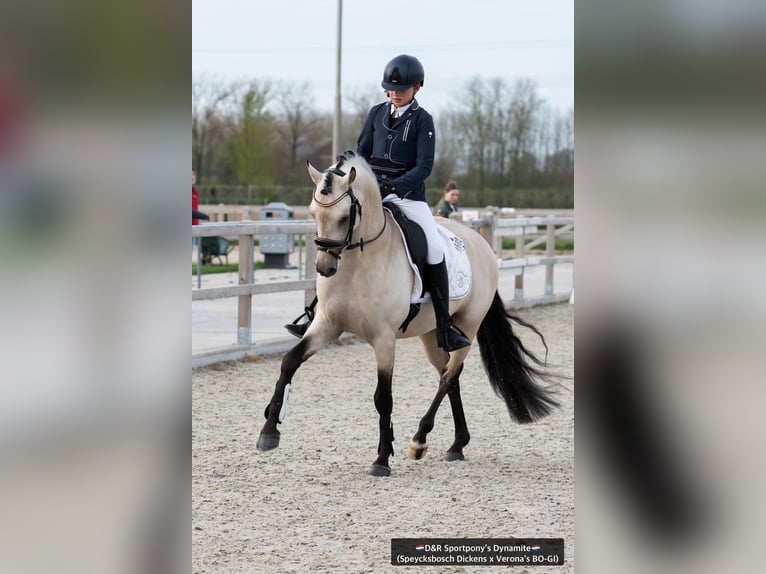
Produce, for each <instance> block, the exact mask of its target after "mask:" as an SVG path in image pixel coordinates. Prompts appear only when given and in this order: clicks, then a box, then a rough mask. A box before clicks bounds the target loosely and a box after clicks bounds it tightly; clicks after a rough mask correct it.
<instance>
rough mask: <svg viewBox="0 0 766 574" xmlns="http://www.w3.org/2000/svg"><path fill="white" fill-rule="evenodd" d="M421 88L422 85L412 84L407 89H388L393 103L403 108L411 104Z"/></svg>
mask: <svg viewBox="0 0 766 574" xmlns="http://www.w3.org/2000/svg"><path fill="white" fill-rule="evenodd" d="M419 89H420V86H411V87H409V88H407V89H406V90H401V91H394V90H388V97H389V98H391V103H393V104H394V105H395V106H396V107H397V108H401V107H402V106H406V105H407V104H409V103H410V102H411V101H412V100H413V99H414V98H415V94H417V93H418V90H419Z"/></svg>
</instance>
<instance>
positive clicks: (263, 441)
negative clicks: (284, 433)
mask: <svg viewBox="0 0 766 574" xmlns="http://www.w3.org/2000/svg"><path fill="white" fill-rule="evenodd" d="M278 446H279V435H278V434H262V435H260V436H259V437H258V442H257V443H256V445H255V447H256V448H257V449H258V450H264V451H266V450H274V449H275V448H277V447H278Z"/></svg>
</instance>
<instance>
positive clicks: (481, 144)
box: [454, 77, 497, 190]
mask: <svg viewBox="0 0 766 574" xmlns="http://www.w3.org/2000/svg"><path fill="white" fill-rule="evenodd" d="M486 92H487V89H486V85H485V83H484V81H482V79H481V78H479V77H476V78H474V79H472V80H470V81H469V82H467V83H466V85H465V87H464V89H463V94H462V95H461V96H460V97H459V98H458V101H460V102H461V103H462V106H461V108H460V109H459V111H458V113H457V114H456V115H455V120H454V126H455V128H456V129H457V131H458V132H459V138H460V140H462V141H461V143H462V151H463V153H464V154H466V156H467V158H468V161H469V165H468V173H469V174H471V175H474V177H475V179H476V182H475V183H476V186H477V187H478V189H479V190H482V189H484V186H485V184H486V183H487V176H488V172H489V164H490V153H491V146H492V139H493V138H492V129H493V125H494V122H495V119H496V115H497V108H496V105H495V104H496V102H494V101H492V99H491V97H488V96H487V93H486Z"/></svg>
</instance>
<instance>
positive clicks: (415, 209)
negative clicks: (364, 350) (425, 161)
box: [394, 199, 471, 352]
mask: <svg viewBox="0 0 766 574" xmlns="http://www.w3.org/2000/svg"><path fill="white" fill-rule="evenodd" d="M394 203H396V204H397V205H398V206H399V207H400V208H401V210H402V211H403V212H404V214H405V215H406V216H407V217H408V218H409V219H411V220H413V221H414V222H415V223H417V224H418V225H420V227H421V228H423V232H424V233H425V234H426V243H427V244H428V256H427V257H426V263H427V265H426V269H425V277H423V280H424V281H425V283H426V290H427V291H428V292H429V293H431V301H432V302H433V306H434V314H435V315H436V330H437V341H438V344H439V347H441V348H443V349H444V350H445V351H447V352H450V351H456V350H457V349H462V348H463V347H467V346H468V345H470V344H471V341H470V340H469V339H468V337H466V336H465V334H464V333H463V332H462V331H461V330H460V329H458V328H457V327H456V326H455V325H454V323H453V321H452V317H451V316H450V314H449V285H448V282H447V266H446V264H445V263H444V241H443V239H442V236H441V235H440V234H439V231H438V230H437V229H436V221H435V220H434V217H433V215H432V214H431V210H430V209H429V208H428V204H426V203H425V202H424V201H413V200H410V199H397V200H394Z"/></svg>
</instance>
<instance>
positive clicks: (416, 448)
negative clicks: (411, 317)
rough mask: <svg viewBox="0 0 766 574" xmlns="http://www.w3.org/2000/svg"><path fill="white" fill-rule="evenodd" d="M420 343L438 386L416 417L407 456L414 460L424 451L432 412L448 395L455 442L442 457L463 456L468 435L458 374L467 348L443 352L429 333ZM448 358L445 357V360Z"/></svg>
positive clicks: (429, 430) (454, 457)
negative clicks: (432, 397)
mask: <svg viewBox="0 0 766 574" xmlns="http://www.w3.org/2000/svg"><path fill="white" fill-rule="evenodd" d="M421 342H422V343H423V347H424V349H425V351H426V355H427V356H428V360H429V361H430V362H431V364H432V365H434V367H436V369H437V370H438V371H439V372H440V374H441V377H440V379H439V388H438V389H437V391H436V396H435V397H434V399H433V401H432V402H431V406H430V407H429V408H428V411H427V412H426V414H425V415H423V418H422V419H420V424H419V426H418V431H417V432H416V433H415V435H414V436H413V437H412V440H411V441H410V445H409V448H408V449H407V456H408V457H409V458H411V459H414V460H419V459H421V458H423V457H424V456H425V455H426V452H427V451H428V442H427V438H428V433H430V432H431V431H432V430H433V428H434V419H435V417H436V413H437V412H438V410H439V406H440V405H441V402H442V400H444V396H445V395H447V394H449V397H450V403H451V405H452V415H453V418H454V420H455V442H454V443H453V445H452V446H451V447H450V449H449V450H448V451H447V456H446V457H445V459H446V460H458V459H461V458H462V457H463V455H462V450H463V447H464V446H465V445H466V444H468V440H469V439H470V436H469V435H468V428H467V426H466V422H465V415H464V413H463V404H462V401H461V400H460V387H459V385H460V382H459V377H460V373H461V372H462V370H463V361H464V360H465V357H466V355H467V354H468V351H469V350H470V347H465V348H463V349H459V350H458V351H454V352H453V353H452V354H450V355H447V353H445V352H444V351H442V350H441V349H439V348H438V347H437V346H436V338H435V336H433V334H431V336H428V335H427V336H424V337H421ZM447 357H449V360H446V359H447Z"/></svg>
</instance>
